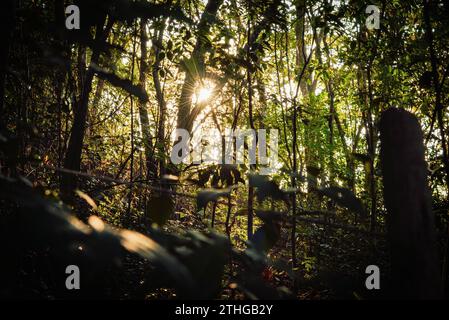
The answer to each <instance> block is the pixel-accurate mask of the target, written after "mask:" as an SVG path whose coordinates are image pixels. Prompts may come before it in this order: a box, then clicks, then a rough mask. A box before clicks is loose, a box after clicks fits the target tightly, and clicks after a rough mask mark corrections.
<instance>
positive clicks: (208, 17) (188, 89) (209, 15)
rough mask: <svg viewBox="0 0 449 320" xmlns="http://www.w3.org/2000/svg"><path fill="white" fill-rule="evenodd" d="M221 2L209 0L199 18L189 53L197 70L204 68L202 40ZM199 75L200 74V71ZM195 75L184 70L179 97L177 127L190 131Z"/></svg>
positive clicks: (193, 118)
mask: <svg viewBox="0 0 449 320" xmlns="http://www.w3.org/2000/svg"><path fill="white" fill-rule="evenodd" d="M222 3H223V0H209V1H208V2H207V5H206V8H205V9H204V12H203V14H202V15H201V19H200V22H199V24H198V37H197V40H196V44H195V47H194V49H193V52H192V55H191V59H192V62H193V63H194V64H195V66H196V69H197V70H202V69H204V54H205V47H204V46H205V41H204V40H205V39H206V37H207V34H208V33H209V31H210V28H211V26H212V22H213V20H214V18H215V17H216V15H217V12H218V9H219V7H220V6H221V4H222ZM199 75H201V73H200V74H199ZM196 76H198V75H194V74H192V73H191V72H186V75H185V79H184V84H183V85H182V89H181V97H180V99H179V110H178V128H179V129H181V128H182V129H186V130H187V131H189V132H191V131H192V127H193V122H194V120H195V115H192V114H191V108H192V94H193V88H194V87H195V84H196V81H197V80H199V79H195V77H196Z"/></svg>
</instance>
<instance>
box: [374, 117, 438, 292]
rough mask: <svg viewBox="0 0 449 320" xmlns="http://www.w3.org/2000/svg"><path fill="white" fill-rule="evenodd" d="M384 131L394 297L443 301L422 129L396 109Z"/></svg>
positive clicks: (382, 122) (383, 161)
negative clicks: (439, 299)
mask: <svg viewBox="0 0 449 320" xmlns="http://www.w3.org/2000/svg"><path fill="white" fill-rule="evenodd" d="M379 127H380V139H381V154H380V159H381V166H382V175H383V183H384V200H385V206H386V208H387V210H388V215H387V227H388V238H389V241H390V253H391V270H392V289H393V294H394V297H395V298H411V299H430V298H440V297H441V286H440V281H439V280H440V270H439V269H440V267H439V260H438V252H437V247H436V244H437V243H436V231H435V226H434V216H433V212H432V207H431V196H430V191H429V189H428V185H427V165H426V162H425V159H424V144H423V135H422V131H421V128H420V126H419V123H418V121H417V119H416V117H415V116H413V115H412V114H411V113H409V112H407V111H405V110H402V109H393V108H391V109H389V110H387V111H385V112H383V113H382V116H381V120H380V125H379Z"/></svg>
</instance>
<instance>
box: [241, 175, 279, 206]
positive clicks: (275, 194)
mask: <svg viewBox="0 0 449 320" xmlns="http://www.w3.org/2000/svg"><path fill="white" fill-rule="evenodd" d="M249 185H250V186H251V187H255V188H257V190H256V196H257V199H258V201H263V200H265V199H266V198H268V197H271V198H272V199H275V200H286V195H285V193H284V192H283V191H282V190H281V189H279V186H278V185H277V184H276V183H275V182H274V181H270V180H268V178H267V177H265V176H261V175H256V174H250V175H249Z"/></svg>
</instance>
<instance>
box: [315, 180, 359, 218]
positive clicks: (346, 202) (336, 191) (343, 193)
mask: <svg viewBox="0 0 449 320" xmlns="http://www.w3.org/2000/svg"><path fill="white" fill-rule="evenodd" d="M317 192H318V193H319V194H321V195H323V196H327V197H329V198H331V199H332V200H334V201H335V203H337V204H338V205H340V206H343V207H345V208H348V209H349V210H350V211H353V212H355V213H357V214H358V215H359V216H360V217H362V218H366V211H365V209H364V207H363V204H362V201H361V200H360V199H358V198H357V197H356V196H355V195H354V193H352V191H351V190H348V189H345V188H341V187H329V188H324V189H317Z"/></svg>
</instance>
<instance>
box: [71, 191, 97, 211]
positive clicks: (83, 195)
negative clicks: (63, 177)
mask: <svg viewBox="0 0 449 320" xmlns="http://www.w3.org/2000/svg"><path fill="white" fill-rule="evenodd" d="M75 193H76V194H77V195H78V197H80V198H81V199H83V200H85V201H86V202H87V204H89V205H90V206H91V207H92V208H93V209H94V210H96V209H97V204H96V203H95V201H94V200H93V199H92V198H91V197H90V196H89V195H88V194H86V193H84V192H82V191H81V190H75Z"/></svg>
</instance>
